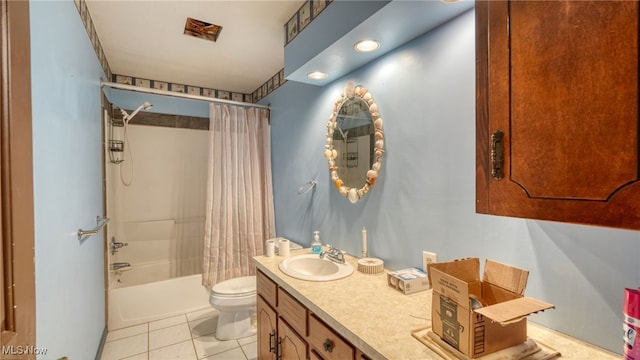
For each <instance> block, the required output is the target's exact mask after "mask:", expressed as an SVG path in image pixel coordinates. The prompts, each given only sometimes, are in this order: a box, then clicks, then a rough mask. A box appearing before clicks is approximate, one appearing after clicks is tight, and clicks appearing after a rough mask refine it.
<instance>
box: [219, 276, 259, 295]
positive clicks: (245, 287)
mask: <svg viewBox="0 0 640 360" xmlns="http://www.w3.org/2000/svg"><path fill="white" fill-rule="evenodd" d="M255 293H256V277H255V275H254V276H243V277H238V278H233V279H229V280H225V281H222V282H219V283H217V284H215V285H214V286H213V287H212V288H211V295H213V296H216V297H221V298H237V297H246V296H251V295H255Z"/></svg>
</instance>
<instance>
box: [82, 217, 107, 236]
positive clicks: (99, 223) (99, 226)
mask: <svg viewBox="0 0 640 360" xmlns="http://www.w3.org/2000/svg"><path fill="white" fill-rule="evenodd" d="M109 221H111V219H109V218H108V217H106V216H105V217H101V216H96V224H97V226H96V227H95V229H93V230H82V229H78V240H79V241H82V240H84V239H86V238H88V237H89V236H91V235H95V234H97V233H98V231H100V230H101V229H102V227H103V226H105V225H106V224H107V223H108V222H109Z"/></svg>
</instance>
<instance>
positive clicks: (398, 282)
mask: <svg viewBox="0 0 640 360" xmlns="http://www.w3.org/2000/svg"><path fill="white" fill-rule="evenodd" d="M387 284H388V285H389V286H391V287H392V288H394V289H397V290H399V291H401V292H402V293H403V294H413V293H416V292H418V291H424V290H428V289H430V288H431V286H430V285H429V278H428V277H427V273H425V272H424V271H422V270H420V269H418V268H409V269H403V270H397V271H390V272H388V273H387Z"/></svg>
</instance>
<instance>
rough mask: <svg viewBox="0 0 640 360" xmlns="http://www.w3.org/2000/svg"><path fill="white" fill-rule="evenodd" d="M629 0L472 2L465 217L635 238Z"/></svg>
mask: <svg viewBox="0 0 640 360" xmlns="http://www.w3.org/2000/svg"><path fill="white" fill-rule="evenodd" d="M638 12H639V6H638V2H635V1H477V2H476V87H477V88H476V212H478V213H485V214H493V215H504V216H514V217H523V218H530V219H541V220H553V221H562V222H571V223H583V224H592V225H602V226H611V227H618V228H627V229H640V179H639V172H640V171H639V169H640V159H639V156H640V155H639V143H638V135H639V132H640V126H639V116H638V111H639V108H638V101H639V97H638V96H639V91H638V86H639V79H638V29H639V27H638V16H639V13H638Z"/></svg>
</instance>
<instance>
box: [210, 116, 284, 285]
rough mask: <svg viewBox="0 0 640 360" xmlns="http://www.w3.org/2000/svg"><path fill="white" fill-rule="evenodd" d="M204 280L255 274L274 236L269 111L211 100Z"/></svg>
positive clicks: (221, 279)
mask: <svg viewBox="0 0 640 360" xmlns="http://www.w3.org/2000/svg"><path fill="white" fill-rule="evenodd" d="M209 110H210V127H209V129H210V130H209V169H208V176H207V198H206V213H205V236H204V257H203V262H202V266H203V275H202V284H203V285H204V286H205V287H207V288H208V289H211V287H212V286H213V285H215V284H216V283H218V282H220V281H223V280H226V279H230V278H234V277H238V276H248V275H253V274H255V267H254V266H253V264H252V257H253V256H256V255H262V253H263V244H264V242H265V240H266V239H269V238H272V237H274V236H275V220H274V209H273V190H272V185H271V150H270V148H271V146H270V129H269V110H267V109H259V108H246V107H243V106H235V105H227V104H213V103H212V104H211V105H210V109H209Z"/></svg>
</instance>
